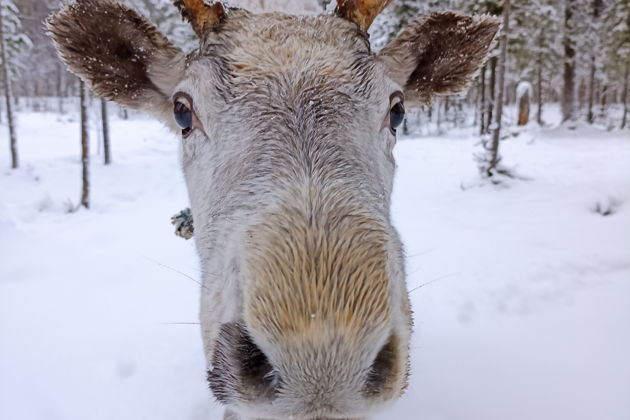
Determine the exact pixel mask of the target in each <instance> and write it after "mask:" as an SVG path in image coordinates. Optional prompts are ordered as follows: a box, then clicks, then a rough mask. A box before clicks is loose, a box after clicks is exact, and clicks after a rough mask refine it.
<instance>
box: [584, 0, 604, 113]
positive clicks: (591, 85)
mask: <svg viewBox="0 0 630 420" xmlns="http://www.w3.org/2000/svg"><path fill="white" fill-rule="evenodd" d="M592 6H593V9H592V17H593V24H594V26H595V25H596V24H597V23H598V22H597V21H598V19H599V14H600V11H601V9H602V7H603V0H593V4H592ZM596 50H597V47H596V45H591V57H590V59H591V62H590V70H589V78H588V112H587V114H586V121H587V122H588V123H589V124H593V122H594V121H595V115H594V114H593V103H594V101H595V70H596V65H595V56H596Z"/></svg>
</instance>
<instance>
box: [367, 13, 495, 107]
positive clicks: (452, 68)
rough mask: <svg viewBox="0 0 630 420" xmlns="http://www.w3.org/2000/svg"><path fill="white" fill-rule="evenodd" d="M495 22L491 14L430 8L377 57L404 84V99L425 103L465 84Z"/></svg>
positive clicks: (489, 39)
mask: <svg viewBox="0 0 630 420" xmlns="http://www.w3.org/2000/svg"><path fill="white" fill-rule="evenodd" d="M499 27H500V23H499V20H498V19H497V18H493V17H490V16H482V17H470V16H463V15H459V14H456V13H452V12H446V13H433V14H431V15H429V16H427V17H425V18H420V19H417V20H415V21H414V22H412V23H411V24H410V25H409V26H408V27H407V28H406V29H405V30H404V31H403V32H402V33H401V34H400V35H398V37H397V38H395V39H394V40H393V41H391V42H390V43H389V44H388V45H387V46H385V48H383V49H382V50H381V51H380V52H379V54H378V57H379V58H380V59H381V60H382V61H383V63H384V64H385V66H386V71H387V74H388V76H389V77H390V78H392V79H393V80H394V81H395V82H397V83H398V84H400V85H401V86H403V87H404V91H405V101H406V102H407V103H410V104H413V105H424V104H427V103H429V102H430V101H431V99H432V98H433V97H435V96H438V95H445V94H449V93H455V92H459V91H460V90H462V89H464V88H465V87H466V86H467V85H468V83H469V82H470V80H471V79H472V77H473V76H474V74H475V73H476V72H477V70H478V69H479V68H480V67H481V66H482V65H483V63H484V62H485V60H486V57H487V55H488V51H489V50H490V46H491V45H492V41H493V39H494V36H495V35H496V33H497V31H498V30H499Z"/></svg>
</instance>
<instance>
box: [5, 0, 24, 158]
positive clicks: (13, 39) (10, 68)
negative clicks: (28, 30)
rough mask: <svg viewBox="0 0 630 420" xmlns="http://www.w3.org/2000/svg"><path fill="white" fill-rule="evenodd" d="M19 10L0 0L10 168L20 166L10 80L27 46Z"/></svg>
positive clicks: (17, 68) (17, 69)
mask: <svg viewBox="0 0 630 420" xmlns="http://www.w3.org/2000/svg"><path fill="white" fill-rule="evenodd" d="M21 30H22V25H21V22H20V18H19V10H18V8H17V7H16V6H15V4H13V2H12V1H11V0H1V1H0V58H1V59H2V85H3V88H4V99H5V109H6V112H7V125H8V127H9V143H10V149H11V168H12V169H17V168H18V167H19V166H20V162H19V158H18V148H17V133H16V130H15V117H14V115H13V89H12V87H13V86H12V85H13V84H12V80H13V78H14V77H15V74H16V73H17V72H18V71H19V68H20V65H21V61H20V59H21V58H22V57H23V56H24V50H25V49H27V48H29V47H30V45H31V43H30V40H29V38H28V37H27V36H26V35H25V34H24V33H22V31H21Z"/></svg>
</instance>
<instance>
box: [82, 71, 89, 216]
mask: <svg viewBox="0 0 630 420" xmlns="http://www.w3.org/2000/svg"><path fill="white" fill-rule="evenodd" d="M79 95H80V98H81V164H82V167H83V176H82V181H83V184H82V187H81V204H80V205H81V206H83V207H85V208H86V209H89V208H90V143H89V138H88V109H87V92H86V90H85V84H84V83H83V81H82V80H81V81H79Z"/></svg>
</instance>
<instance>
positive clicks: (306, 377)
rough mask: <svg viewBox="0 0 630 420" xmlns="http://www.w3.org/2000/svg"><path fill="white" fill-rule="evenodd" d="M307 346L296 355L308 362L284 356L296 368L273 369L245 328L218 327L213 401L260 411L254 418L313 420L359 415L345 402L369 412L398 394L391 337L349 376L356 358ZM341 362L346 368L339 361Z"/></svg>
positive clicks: (394, 344)
mask: <svg viewBox="0 0 630 420" xmlns="http://www.w3.org/2000/svg"><path fill="white" fill-rule="evenodd" d="M307 345H308V346H309V347H310V348H304V347H302V348H301V349H300V350H297V352H302V353H303V354H304V353H310V355H309V357H306V358H304V357H301V356H295V357H291V356H287V359H293V360H294V362H295V365H292V366H289V367H287V366H284V365H280V366H278V367H274V365H273V363H272V362H271V361H270V359H269V358H268V357H267V355H265V353H264V352H263V350H262V349H261V348H260V347H259V346H258V345H256V343H255V342H254V340H253V338H252V336H251V335H250V333H249V331H248V330H247V328H246V327H245V325H244V323H236V322H235V323H226V324H223V325H222V326H221V329H220V333H219V336H218V340H217V345H216V350H215V353H214V357H213V368H212V369H211V370H210V371H209V372H208V382H209V385H210V389H211V390H212V392H213V394H214V396H215V397H216V398H217V400H218V401H219V402H221V403H223V404H226V405H232V406H235V405H236V406H239V405H240V406H247V405H249V404H256V407H257V408H256V411H258V410H264V412H262V411H260V412H256V413H255V414H256V415H270V414H272V415H274V416H278V415H280V416H289V417H290V416H292V415H294V414H297V413H301V414H304V413H311V414H312V416H314V418H328V417H329V416H330V418H337V417H338V416H346V415H349V414H359V413H357V412H356V410H357V407H351V406H348V405H347V404H346V403H345V401H360V400H363V401H365V404H366V405H370V406H372V407H373V406H374V404H375V403H376V404H377V405H378V404H380V403H382V402H386V401H388V400H389V399H390V398H392V397H394V396H395V394H397V392H396V390H395V388H396V386H395V382H396V376H397V372H396V370H397V368H398V366H399V361H398V360H397V359H398V357H400V356H401V355H400V351H399V348H398V346H399V344H398V338H397V336H396V335H395V334H392V335H391V336H390V337H389V339H388V340H387V341H386V343H385V344H384V345H382V346H381V347H379V348H378V349H376V350H375V353H376V357H375V358H374V359H373V363H372V365H371V366H368V367H367V368H366V369H362V370H361V371H357V372H353V374H352V375H350V376H348V373H349V372H347V371H346V370H345V369H346V368H347V365H348V364H351V363H352V362H351V358H353V357H356V355H354V356H353V354H352V352H350V351H347V352H345V351H344V350H343V349H342V348H337V349H332V348H324V347H321V346H318V345H317V344H313V343H310V344H307ZM273 351H278V349H274V350H273ZM281 351H283V352H285V349H283V350H281ZM286 353H290V352H285V354H286ZM332 353H334V354H332ZM344 353H345V354H344ZM340 356H341V357H340ZM343 358H345V359H346V363H345V365H344V364H343V361H342V360H340V359H343ZM296 372H301V373H296ZM263 407H266V408H263ZM267 410H268V411H267Z"/></svg>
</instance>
